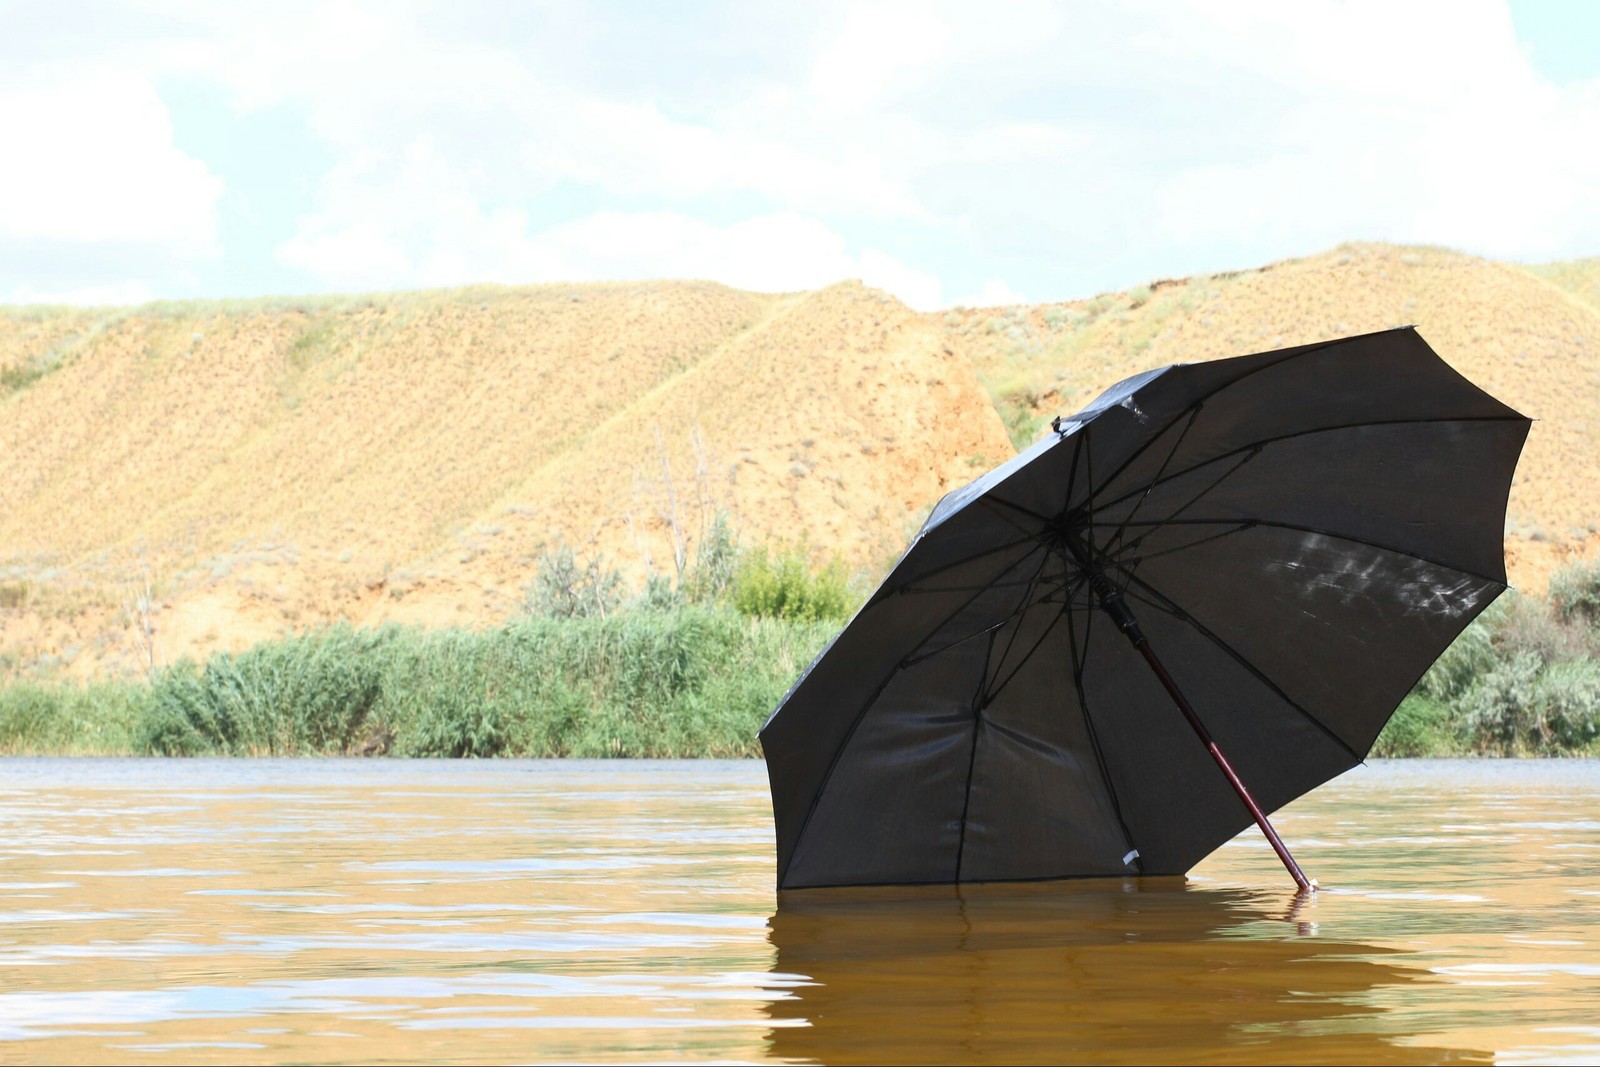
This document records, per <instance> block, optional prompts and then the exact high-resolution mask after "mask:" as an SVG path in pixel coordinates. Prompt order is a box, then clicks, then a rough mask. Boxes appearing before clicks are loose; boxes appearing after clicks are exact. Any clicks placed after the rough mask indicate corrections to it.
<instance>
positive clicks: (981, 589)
mask: <svg viewBox="0 0 1600 1067" xmlns="http://www.w3.org/2000/svg"><path fill="white" fill-rule="evenodd" d="M1038 551H1040V549H1037V548H1036V549H1033V550H1032V551H1030V552H1025V553H1023V554H1022V556H1021V557H1019V558H1018V559H1017V560H1016V562H1014V563H1012V564H1011V567H1013V568H1014V567H1018V566H1020V565H1021V564H1022V563H1023V562H1025V561H1026V560H1027V558H1028V557H1029V556H1031V555H1033V553H1034V552H1038ZM1048 559H1049V554H1048V553H1046V555H1045V559H1043V560H1040V561H1039V569H1040V570H1043V569H1044V564H1045V561H1046V560H1048ZM1008 569H1009V568H1008ZM1034 574H1035V577H1037V575H1038V571H1035V572H1034ZM1028 584H1029V586H1030V587H1031V586H1032V584H1033V580H1032V579H1030V580H1029V582H1028ZM989 588H990V587H989V586H986V585H980V586H977V587H976V588H975V589H974V590H973V592H972V595H971V596H969V597H967V599H965V600H963V601H962V602H961V603H960V604H958V605H956V607H955V609H954V610H952V611H951V612H950V613H949V614H947V615H946V616H945V617H944V618H942V619H940V620H939V621H938V622H937V623H935V624H934V626H933V628H932V629H931V630H929V631H928V637H927V638H924V639H923V641H924V642H926V641H927V640H928V639H929V638H931V637H933V635H934V634H936V633H938V632H939V628H940V627H941V626H943V625H945V624H946V623H948V622H949V621H950V620H951V619H953V618H955V617H956V616H957V615H960V614H961V613H962V612H963V611H966V610H967V608H969V607H971V606H972V602H973V601H975V600H977V599H978V598H979V597H980V596H982V595H983V594H984V593H985V592H986V591H987V590H988V589H989ZM956 591H957V592H965V591H966V590H956ZM1023 596H1024V599H1026V597H1027V594H1026V593H1024V594H1023ZM1012 614H1013V615H1014V614H1015V611H1013V612H1012ZM1010 618H1011V616H1009V615H1008V616H1006V618H1004V619H1001V620H1000V622H999V623H998V624H997V625H1004V624H1005V623H1006V622H1007V621H1008V620H1009V619H1010ZM989 629H993V627H989V628H986V629H983V630H979V631H978V632H977V633H973V634H968V635H967V636H966V637H963V638H961V639H960V640H959V641H952V642H950V644H948V645H946V646H944V648H941V649H938V650H937V651H938V652H943V651H945V649H950V648H954V647H956V646H957V645H959V644H962V643H964V642H966V641H970V640H972V638H974V637H977V636H979V635H980V634H985V633H988V632H989ZM921 647H922V646H921V645H918V646H917V648H921ZM911 651H912V652H915V651H916V649H912V650H911ZM935 654H936V653H935V652H929V653H927V654H925V655H922V656H915V657H913V656H912V655H911V654H910V653H908V654H907V655H906V656H905V658H903V659H901V660H900V662H899V663H898V664H896V667H898V668H900V669H902V670H903V669H905V668H906V667H910V666H913V665H915V664H917V663H921V662H922V661H923V660H925V659H927V658H928V656H931V655H935Z"/></svg>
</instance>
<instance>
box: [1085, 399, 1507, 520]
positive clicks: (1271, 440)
mask: <svg viewBox="0 0 1600 1067" xmlns="http://www.w3.org/2000/svg"><path fill="white" fill-rule="evenodd" d="M1174 421H1176V420H1174ZM1526 421H1528V420H1527V419H1525V418H1523V417H1522V416H1521V415H1515V416H1512V415H1462V416H1456V417H1452V418H1448V419H1442V418H1434V419H1372V420H1369V421H1366V422H1348V423H1342V424H1340V425H1338V426H1321V427H1318V428H1316V429H1311V430H1297V431H1295V432H1294V433H1283V434H1277V435H1276V436H1273V437H1263V438H1261V439H1259V440H1256V441H1251V442H1250V443H1249V444H1243V445H1240V446H1239V447H1237V448H1232V449H1229V450H1228V451H1226V452H1223V453H1220V454H1219V455H1215V456H1212V457H1211V458H1210V459H1208V460H1204V461H1202V462H1200V463H1196V464H1194V465H1193V466H1191V467H1185V468H1184V469H1182V470H1179V471H1173V472H1172V473H1171V474H1169V475H1167V476H1166V477H1164V478H1159V479H1158V480H1156V481H1153V482H1151V483H1150V484H1149V485H1146V486H1143V487H1139V486H1135V487H1134V488H1132V489H1129V490H1128V491H1127V492H1126V493H1123V494H1122V495H1121V496H1118V497H1114V498H1113V499H1111V500H1107V501H1106V502H1104V503H1103V504H1099V505H1097V506H1096V507H1095V508H1094V510H1096V511H1098V510H1100V509H1101V508H1109V507H1115V506H1116V505H1118V504H1120V503H1122V502H1123V501H1124V500H1127V499H1129V498H1130V497H1133V496H1135V495H1137V494H1139V493H1141V492H1142V493H1144V494H1145V495H1146V496H1148V495H1149V494H1150V491H1151V490H1152V489H1154V488H1155V487H1156V486H1157V485H1161V484H1165V483H1166V482H1170V481H1175V480H1177V479H1179V478H1182V477H1183V476H1185V475H1187V474H1193V473H1194V472H1195V471H1197V470H1200V469H1201V468H1203V467H1209V466H1210V465H1211V464H1213V463H1220V462H1222V461H1223V460H1225V459H1228V458H1229V457H1231V456H1237V455H1238V454H1239V453H1241V452H1249V451H1251V450H1253V449H1254V450H1260V449H1264V448H1266V447H1267V446H1268V445H1275V444H1280V443H1282V442H1284V441H1292V440H1294V439H1296V438H1300V437H1312V436H1315V435H1316V434H1320V433H1339V432H1341V431H1344V430H1362V429H1367V428H1369V427H1375V426H1432V425H1435V424H1439V423H1446V422H1526ZM1161 432H1162V433H1165V432H1166V430H1165V429H1163V430H1162V431H1161ZM1158 436H1159V435H1158ZM1126 468H1127V464H1123V466H1122V468H1121V469H1119V470H1118V471H1117V474H1114V475H1112V479H1115V478H1116V477H1117V475H1120V474H1121V473H1122V470H1125V469H1126ZM1135 510H1137V509H1135Z"/></svg>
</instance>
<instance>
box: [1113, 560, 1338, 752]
mask: <svg viewBox="0 0 1600 1067" xmlns="http://www.w3.org/2000/svg"><path fill="white" fill-rule="evenodd" d="M1133 581H1134V582H1136V583H1138V584H1139V586H1140V587H1142V588H1143V589H1144V590H1145V592H1147V593H1149V594H1150V595H1151V596H1153V597H1155V598H1157V599H1158V600H1162V601H1165V602H1166V603H1167V605H1168V607H1169V608H1170V609H1171V613H1172V615H1173V616H1174V617H1175V618H1178V619H1181V620H1182V621H1184V622H1186V623H1188V624H1189V625H1190V626H1193V627H1194V628H1195V629H1196V630H1197V631H1199V632H1200V634H1201V636H1203V637H1204V638H1205V639H1206V640H1207V641H1210V642H1211V643H1212V644H1213V645H1216V646H1217V648H1219V649H1221V650H1222V651H1223V652H1225V653H1227V655H1228V656H1229V657H1230V658H1231V659H1233V661H1234V662H1235V663H1237V664H1239V666H1241V667H1243V668H1244V669H1245V670H1246V671H1248V672H1250V674H1251V676H1252V677H1254V678H1255V679H1256V680H1257V681H1259V682H1260V683H1261V684H1262V685H1264V686H1266V687H1267V688H1268V689H1270V690H1271V691H1272V692H1273V693H1274V694H1275V695H1276V696H1277V697H1278V699H1280V700H1282V701H1283V702H1284V703H1285V704H1287V705H1289V706H1290V707H1291V708H1293V709H1294V710H1295V711H1297V712H1299V713H1300V714H1301V715H1302V716H1304V717H1305V719H1306V721H1307V722H1309V723H1311V724H1312V725H1313V726H1315V727H1316V728H1317V729H1318V730H1321V731H1322V732H1323V733H1324V734H1326V735H1327V736H1328V738H1329V739H1330V740H1332V741H1333V742H1334V744H1336V745H1338V746H1339V747H1340V748H1342V749H1344V751H1345V752H1347V753H1349V754H1350V758H1351V759H1353V760H1355V761H1356V762H1357V763H1360V762H1361V760H1362V757H1361V755H1360V754H1359V753H1358V752H1356V750H1355V749H1353V748H1351V747H1350V745H1349V743H1348V742H1347V741H1345V739H1344V738H1342V737H1340V736H1339V735H1338V734H1336V733H1334V731H1333V729H1332V728H1331V727H1330V726H1328V724H1327V723H1325V722H1323V721H1322V720H1321V719H1319V718H1317V717H1316V716H1315V715H1313V714H1311V712H1309V711H1307V710H1306V709H1305V708H1304V707H1303V706H1302V705H1301V704H1300V702H1299V701H1297V700H1295V699H1294V698H1293V697H1291V696H1290V695H1289V694H1288V693H1286V692H1284V691H1283V687H1282V686H1280V685H1279V684H1278V683H1277V682H1274V681H1273V680H1272V679H1271V678H1268V677H1267V676H1266V674H1265V673H1264V672H1263V671H1262V670H1261V668H1260V667H1257V666H1256V665H1255V664H1254V663H1251V662H1250V661H1249V660H1247V659H1245V658H1244V656H1243V655H1242V654H1241V653H1240V652H1239V651H1238V650H1237V649H1235V648H1234V647H1233V646H1231V645H1229V644H1228V643H1227V642H1226V641H1224V640H1222V638H1220V637H1218V636H1217V635H1216V634H1215V633H1213V632H1212V631H1211V628H1210V627H1208V626H1206V624H1205V623H1203V622H1201V621H1200V620H1199V619H1197V618H1195V617H1194V616H1193V615H1191V614H1190V613H1189V612H1188V611H1186V610H1185V609H1184V608H1183V606H1182V605H1181V604H1179V603H1178V602H1177V601H1175V600H1173V599H1172V598H1171V597H1169V596H1167V595H1166V594H1165V593H1163V592H1161V591H1160V590H1159V589H1156V588H1155V587H1154V586H1152V585H1151V584H1150V583H1149V582H1146V581H1145V580H1144V579H1142V578H1134V579H1133Z"/></svg>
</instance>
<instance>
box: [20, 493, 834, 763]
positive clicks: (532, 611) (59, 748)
mask: <svg viewBox="0 0 1600 1067" xmlns="http://www.w3.org/2000/svg"><path fill="white" fill-rule="evenodd" d="M622 589H623V583H622V580H621V578H620V577H619V576H618V574H617V573H616V572H615V571H614V570H613V569H611V568H609V567H608V566H607V564H606V561H605V560H604V559H602V558H598V557H594V558H589V559H580V558H579V557H578V556H577V555H576V554H575V553H574V552H573V550H572V549H571V548H570V547H569V546H566V545H557V546H555V547H553V548H550V549H548V550H547V551H545V552H544V553H543V554H542V555H541V557H540V559H539V566H538V570H537V573H536V578H535V580H534V581H533V582H532V583H531V584H530V585H529V587H528V589H527V590H526V595H525V608H526V614H525V615H524V616H522V617H520V618H518V619H515V620H513V621H511V622H510V623H508V624H506V625H504V626H502V627H500V628H498V629H494V630H488V631H467V630H437V631H424V630H420V629H414V628H405V627H398V626H387V627H382V628H378V629H372V630H360V629H355V628H352V627H348V626H335V627H331V628H328V629H324V630H321V631H317V632H312V633H306V634H295V635H289V636H285V637H283V638H281V639H278V640H275V641H269V642H265V643H263V644H260V645H257V646H255V647H254V648H251V649H248V650H246V651H244V652H240V653H235V654H224V655H217V656H213V657H211V658H210V659H208V660H207V661H206V662H205V663H204V664H198V663H192V662H187V661H185V662H180V663H177V664H174V665H172V666H170V667H167V668H163V669H159V670H155V671H152V672H151V673H150V675H149V677H148V679H146V680H143V681H138V682H129V681H115V682H102V683H99V684H94V685H90V686H87V687H79V686H75V685H70V684H64V683H36V682H23V683H17V684H14V685H12V686H10V687H8V688H6V689H4V690H0V753H13V754H21V753H29V754H46V753H50V754H93V753H99V754H122V755H219V756H220V755H240V756H244V755H259V756H269V755H270V756H299V755H382V754H388V755H395V756H446V757H454V756H527V757H563V756H566V757H687V756H704V757H740V756H755V755H758V754H759V752H760V749H759V746H758V744H757V742H756V731H757V730H758V729H759V728H760V726H761V724H762V723H763V722H764V721H765V720H766V717H767V715H768V714H770V713H771V711H772V708H773V707H774V706H775V705H776V704H777V702H778V700H779V699H780V698H781V697H782V696H783V694H784V692H785V691H787V689H788V688H789V686H790V685H791V684H793V682H794V679H795V677H796V675H797V674H798V673H799V671H800V670H801V669H802V668H803V667H804V666H805V665H806V664H807V663H809V662H810V661H811V659H812V658H813V657H814V656H815V655H816V653H817V652H818V651H820V650H821V648H822V646H823V645H824V644H825V643H826V642H827V641H828V640H829V639H830V638H831V637H832V636H833V634H834V633H835V632H836V631H837V630H838V629H839V627H840V625H841V624H842V622H843V621H844V619H845V617H846V616H847V615H848V613H849V612H850V611H852V610H853V609H854V607H855V604H856V603H857V601H858V599H859V593H858V592H857V591H855V590H853V589H852V588H851V587H850V585H849V581H848V577H847V575H846V573H845V570H844V568H843V566H842V565H841V564H839V563H838V562H837V561H828V562H822V563H818V562H815V561H813V559H812V556H811V554H810V553H809V552H808V551H807V550H806V549H805V547H804V546H803V545H801V546H790V547H788V548H785V549H781V550H778V551H768V550H756V551H740V550H739V548H738V546H737V545H736V543H735V541H734V538H733V535H732V533H731V531H730V530H729V528H728V527H727V526H726V524H725V523H723V522H721V521H719V522H717V523H716V524H714V525H713V526H712V528H711V530H710V531H709V533H708V534H707V536H706V537H704V538H703V539H702V542H701V546H700V551H699V553H698V555H697V557H696V558H695V559H694V560H693V561H691V562H689V563H688V565H686V566H685V567H683V568H682V570H681V571H680V572H679V573H677V574H676V575H673V576H670V577H657V578H655V579H652V580H651V581H650V582H649V583H648V584H647V586H646V588H645V590H644V592H643V594H642V595H641V596H639V597H638V598H637V599H635V600H633V601H631V602H627V601H624V600H623V598H622Z"/></svg>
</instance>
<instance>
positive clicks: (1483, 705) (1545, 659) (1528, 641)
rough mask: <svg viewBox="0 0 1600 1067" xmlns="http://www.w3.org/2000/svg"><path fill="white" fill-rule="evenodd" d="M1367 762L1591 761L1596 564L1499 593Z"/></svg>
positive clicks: (1597, 631) (1598, 587)
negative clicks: (1538, 588)
mask: <svg viewBox="0 0 1600 1067" xmlns="http://www.w3.org/2000/svg"><path fill="white" fill-rule="evenodd" d="M1373 755H1375V756H1470V755H1489V756H1547V755H1552V756H1553V755H1587V756H1600V562H1591V563H1588V564H1583V565H1578V566H1573V567H1568V568H1567V569H1565V570H1561V571H1558V572H1556V574H1555V575H1554V576H1553V577H1552V578H1551V581H1550V590H1549V594H1548V596H1547V597H1546V598H1545V599H1544V600H1538V599H1536V598H1532V597H1524V596H1519V595H1517V594H1515V593H1507V594H1505V595H1504V596H1502V597H1501V598H1500V600H1498V601H1496V602H1495V603H1494V604H1493V605H1492V606H1491V607H1490V608H1489V610H1488V611H1486V612H1484V613H1483V614H1482V615H1481V616H1479V617H1478V618H1477V619H1476V620H1474V621H1473V623H1472V625H1471V626H1469V627H1467V629H1466V631H1465V632H1464V633H1462V635H1461V636H1460V637H1459V638H1457V639H1456V642H1455V643H1454V644H1453V645H1451V646H1450V648H1449V649H1448V650H1447V651H1446V652H1445V654H1444V655H1442V656H1440V657H1439V659H1438V661H1437V662H1436V663H1435V664H1434V665H1433V667H1432V669H1431V670H1429V671H1428V673H1427V674H1426V675H1424V676H1423V678H1422V680H1421V681H1420V682H1418V683H1417V685H1416V688H1415V689H1413V690H1412V692H1411V695H1410V696H1408V697H1407V698H1406V700H1405V701H1404V702H1403V703H1402V704H1401V705H1400V708H1399V710H1398V711H1396V712H1395V715H1394V717H1393V718H1392V719H1391V720H1390V721H1389V725H1388V726H1387V727H1386V728H1385V729H1384V731H1383V733H1382V734H1381V735H1380V736H1379V738H1378V743H1377V745H1376V746H1374V748H1373Z"/></svg>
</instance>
